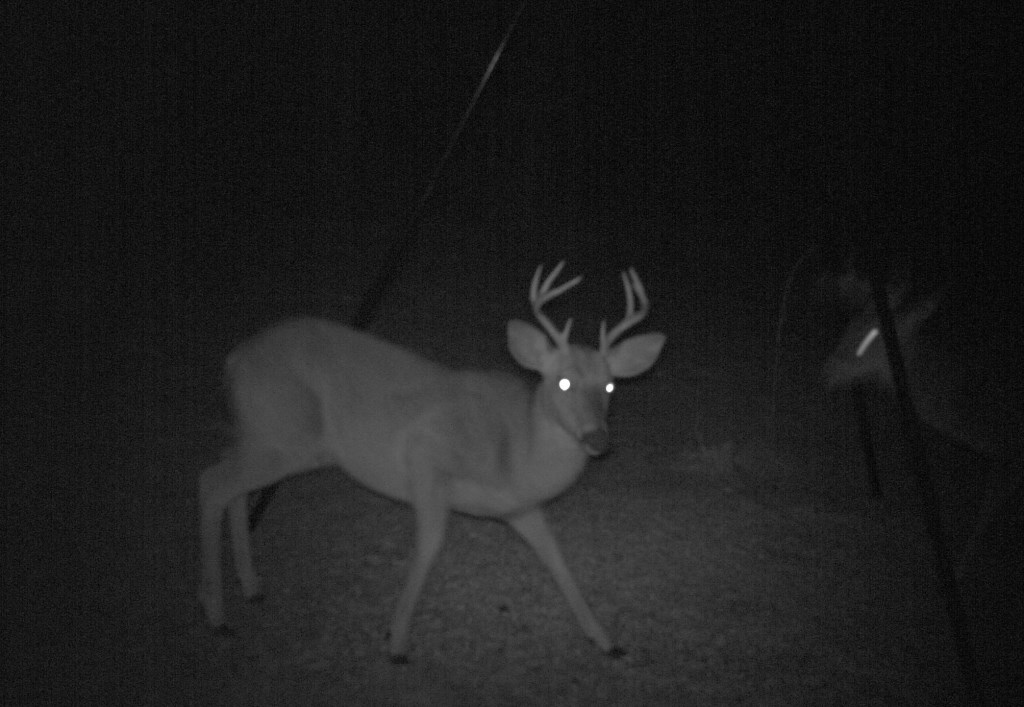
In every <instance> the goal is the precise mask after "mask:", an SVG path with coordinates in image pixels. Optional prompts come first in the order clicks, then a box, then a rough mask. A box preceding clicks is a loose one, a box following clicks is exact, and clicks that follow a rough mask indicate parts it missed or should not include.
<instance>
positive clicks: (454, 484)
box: [199, 261, 665, 663]
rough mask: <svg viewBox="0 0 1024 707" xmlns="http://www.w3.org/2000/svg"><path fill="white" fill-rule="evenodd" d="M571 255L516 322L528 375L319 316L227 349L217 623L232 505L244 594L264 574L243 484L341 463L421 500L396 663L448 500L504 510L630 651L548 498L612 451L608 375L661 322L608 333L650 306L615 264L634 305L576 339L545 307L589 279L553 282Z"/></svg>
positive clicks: (207, 534) (209, 611) (517, 350)
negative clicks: (230, 430) (586, 583)
mask: <svg viewBox="0 0 1024 707" xmlns="http://www.w3.org/2000/svg"><path fill="white" fill-rule="evenodd" d="M564 264H565V263H564V261H563V262H560V263H559V264H558V265H557V266H556V267H555V269H554V270H553V271H552V272H551V273H550V274H549V275H548V276H547V277H546V278H545V279H544V280H543V282H541V274H542V271H543V266H539V267H538V268H537V270H536V272H535V273H534V276H533V280H532V281H531V283H530V304H531V306H532V309H533V314H534V316H535V317H536V319H537V321H538V322H539V324H540V325H541V327H542V328H543V331H541V330H539V329H537V328H535V327H534V326H532V325H531V324H528V323H526V322H523V321H520V320H516V319H513V320H511V321H509V322H508V327H507V335H508V348H509V351H510V353H511V354H512V357H513V358H514V359H515V361H516V362H517V363H518V364H519V365H520V366H522V367H523V368H526V369H529V370H531V371H536V372H537V373H539V374H540V380H539V382H538V383H537V384H536V385H535V386H534V387H533V388H532V389H531V387H530V386H528V385H527V384H526V383H525V382H524V381H522V380H520V379H519V378H517V377H515V376H511V375H508V374H504V373H499V372H474V371H455V370H451V369H448V368H445V367H443V366H441V365H438V364H435V363H433V362H431V361H428V360H426V359H424V358H421V357H420V356H418V355H416V354H414V353H411V352H409V351H406V350H404V349H402V348H399V347H397V346H394V345H392V344H390V343H387V342H386V341H383V340H381V339H379V338H376V337H374V336H372V335H370V334H367V333H364V332H360V331H356V330H353V329H351V328H348V327H346V326H342V325H340V324H337V323H334V322H330V321H325V320H320V319H297V320H291V321H286V322H283V323H281V324H278V325H276V326H273V327H271V328H270V329H267V330H266V331H264V332H262V333H261V334H258V335H257V336H255V337H254V338H252V339H250V340H248V341H246V342H244V343H242V344H241V345H239V346H238V347H237V348H236V349H234V351H232V352H231V353H230V354H229V355H228V358H227V363H226V365H225V373H226V378H227V382H228V384H229V386H230V391H231V398H232V402H233V407H234V415H235V426H236V437H235V441H234V443H233V444H232V445H231V446H230V447H229V448H228V449H227V450H226V451H225V452H224V453H223V455H222V456H221V459H220V461H219V462H218V463H216V464H214V465H213V466H211V467H209V468H207V469H205V470H204V471H203V472H202V473H201V475H200V478H199V503H200V508H201V511H200V512H201V519H200V525H201V528H200V534H201V542H202V583H201V586H200V589H199V600H200V603H201V605H202V607H203V610H204V612H205V615H206V619H207V622H208V623H209V624H210V625H211V626H213V627H215V628H221V629H223V628H224V623H225V622H224V599H223V586H222V579H221V557H220V548H221V526H222V519H223V516H224V511H225V509H227V511H228V515H229V521H230V522H229V525H230V531H231V539H232V544H233V554H234V564H235V571H236V573H237V575H238V578H239V580H240V582H241V586H242V593H243V595H244V596H245V597H246V598H248V599H252V598H256V597H258V596H260V580H259V578H258V577H257V575H256V573H255V572H254V570H253V565H252V555H251V550H250V541H249V528H248V523H247V494H249V493H250V492H252V491H255V490H257V489H260V488H262V487H265V486H268V485H270V484H273V483H276V482H278V481H280V480H281V479H284V478H285V477H288V476H292V475H295V474H298V473H300V472H303V471H306V470H310V469H313V468H316V467H324V466H339V467H341V468H343V469H344V470H345V471H347V472H348V474H349V475H350V476H352V477H353V478H354V479H355V480H356V481H358V482H360V483H361V484H362V485H364V486H366V487H367V488H369V489H371V490H373V491H376V492H378V493H380V494H382V495H384V496H387V497H389V498H392V499H395V500H398V501H403V502H405V503H408V504H410V505H412V507H413V509H414V512H415V547H414V549H413V552H412V557H411V560H410V564H409V570H408V576H407V577H406V580H405V585H404V586H403V588H402V590H401V593H400V594H399V596H398V602H397V606H396V608H395V612H394V616H393V618H392V620H391V627H390V631H389V646H388V650H389V653H390V657H391V660H392V662H395V663H404V662H406V660H407V658H406V656H407V653H408V648H409V627H410V623H411V620H412V615H413V610H414V608H415V605H416V601H417V598H418V597H419V595H420V592H421V590H422V589H423V585H424V582H425V580H426V578H427V574H428V572H429V570H430V567H431V565H432V564H433V562H434V560H435V558H436V557H437V555H438V553H439V551H440V549H441V546H442V544H443V540H444V534H445V525H446V522H447V516H448V513H449V511H459V512H462V513H466V514H470V515H474V516H484V517H492V518H499V519H502V520H504V521H506V522H507V523H508V524H509V525H510V526H511V527H512V528H513V529H514V530H515V531H516V532H517V533H518V534H519V535H520V536H521V537H522V538H523V540H525V541H526V543H527V544H528V545H529V546H530V547H532V548H533V550H534V551H535V552H536V553H537V555H538V557H540V559H541V562H542V563H543V564H544V565H546V566H547V568H548V570H549V571H550V572H551V574H552V575H553V576H554V579H555V582H556V584H557V585H558V587H559V588H560V589H561V591H562V594H563V595H564V596H565V598H566V600H567V601H568V603H569V607H570V608H571V610H572V612H573V613H574V614H575V616H576V619H577V621H578V622H579V624H580V626H581V627H582V629H583V631H584V633H585V634H586V635H587V636H588V637H589V638H590V639H591V640H592V641H593V642H594V643H595V644H596V645H597V646H598V648H600V649H601V650H602V651H604V652H605V653H608V654H609V655H612V656H618V655H621V654H622V651H621V650H620V649H619V648H618V647H616V646H615V645H614V644H613V643H612V642H611V640H610V639H609V638H608V634H607V633H605V631H604V629H603V628H602V627H601V625H600V624H599V623H598V621H597V619H596V618H595V616H594V614H593V612H592V611H591V610H590V608H589V606H588V605H587V603H586V602H585V601H584V599H583V596H582V594H581V593H580V591H579V589H578V588H577V586H576V582H575V580H574V579H573V577H572V575H571V574H570V572H569V569H568V567H567V566H566V564H565V560H564V559H563V557H562V553H561V551H560V549H559V547H558V543H557V542H556V541H555V538H554V536H553V535H552V533H551V530H550V529H549V527H548V524H547V521H546V520H545V518H544V513H543V511H542V510H541V506H542V505H543V504H544V503H545V502H546V501H548V500H550V499H551V498H553V497H555V496H557V495H559V494H560V493H562V492H563V491H565V490H566V489H567V488H568V487H569V486H570V485H572V484H573V483H574V482H575V481H576V479H577V478H578V477H579V476H580V474H581V473H582V472H583V468H584V466H585V464H586V461H587V458H588V457H596V456H599V455H601V454H603V453H604V452H605V451H606V450H607V448H608V428H607V422H606V417H607V411H608V404H609V396H610V394H611V392H612V390H613V388H614V379H615V378H628V377H632V376H637V375H640V374H641V373H643V372H644V371H646V370H647V369H649V368H650V367H651V366H652V365H653V364H654V362H655V360H656V359H657V358H658V355H659V354H660V352H661V349H662V346H663V345H664V343H665V336H664V335H663V334H660V333H648V334H642V335H639V336H633V337H631V338H628V339H626V340H624V341H621V342H619V343H615V342H616V340H617V339H619V337H621V336H622V334H623V333H624V332H626V330H628V329H630V328H632V327H634V326H635V325H637V324H638V323H639V322H641V321H642V320H643V319H644V318H645V317H646V316H647V313H648V310H649V304H648V300H647V295H646V293H645V292H644V287H643V284H642V283H641V281H640V278H639V277H638V276H637V274H636V271H634V270H633V269H632V268H630V269H629V270H628V271H627V272H623V273H622V274H621V277H622V283H623V288H624V290H625V297H626V314H625V317H624V318H623V319H622V320H621V321H620V322H619V323H618V324H617V325H616V326H614V327H613V328H612V329H611V331H608V330H607V329H606V326H605V322H604V321H602V322H601V327H600V342H599V347H598V349H597V350H594V349H592V348H588V347H581V346H575V345H571V344H570V343H569V332H570V330H571V328H572V319H571V318H569V319H568V321H567V322H566V324H565V326H564V328H563V329H561V330H558V329H557V328H556V327H555V326H554V324H552V322H551V320H550V319H548V317H547V316H546V315H545V314H544V313H543V312H542V308H543V307H544V305H545V304H547V303H548V302H550V301H551V300H552V299H554V298H555V297H557V296H559V295H561V294H562V293H564V292H565V291H566V290H568V289H570V288H572V287H574V286H576V285H577V284H579V282H580V281H581V279H582V278H581V277H579V276H577V277H576V278H574V279H572V280H570V281H568V282H565V283H563V284H560V285H558V286H557V287H555V286H553V285H554V282H555V280H556V279H557V278H558V275H559V273H560V272H561V270H562V267H563V266H564ZM549 338H550V341H549Z"/></svg>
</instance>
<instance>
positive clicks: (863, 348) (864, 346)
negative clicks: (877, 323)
mask: <svg viewBox="0 0 1024 707" xmlns="http://www.w3.org/2000/svg"><path fill="white" fill-rule="evenodd" d="M878 334H879V331H878V327H871V331H869V332H868V334H867V336H865V337H864V340H863V341H861V342H860V346H858V347H857V358H860V357H861V356H863V355H864V354H866V353H867V351H868V347H869V346H871V343H872V342H873V341H874V340H875V339H877V338H878Z"/></svg>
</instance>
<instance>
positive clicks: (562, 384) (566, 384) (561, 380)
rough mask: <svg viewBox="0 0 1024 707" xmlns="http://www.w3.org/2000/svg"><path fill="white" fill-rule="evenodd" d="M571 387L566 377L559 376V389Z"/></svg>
mask: <svg viewBox="0 0 1024 707" xmlns="http://www.w3.org/2000/svg"><path fill="white" fill-rule="evenodd" d="M571 387H572V383H571V382H570V381H569V379H568V378H559V379H558V388H559V390H569V388H571Z"/></svg>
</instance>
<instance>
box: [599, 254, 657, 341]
mask: <svg viewBox="0 0 1024 707" xmlns="http://www.w3.org/2000/svg"><path fill="white" fill-rule="evenodd" d="M621 276H622V288H623V289H624V290H625V291H626V316H625V317H623V319H622V321H620V322H619V323H618V324H616V325H615V326H614V327H613V328H612V330H611V331H610V332H609V331H607V329H606V325H605V321H604V320H603V319H602V320H601V346H600V351H601V354H602V355H607V354H608V351H609V349H611V347H612V344H614V343H615V340H616V339H618V338H619V337H620V336H622V334H623V333H624V332H625V331H626V330H627V329H629V328H630V327H633V326H636V325H637V324H639V323H640V322H641V321H643V319H644V317H646V316H647V312H648V310H650V303H648V301H647V293H646V292H645V291H644V283H642V282H640V276H639V275H637V274H636V270H634V269H633V268H630V269H629V270H627V271H625V272H623V273H621ZM637 303H639V304H640V308H639V309H637V308H636V305H637Z"/></svg>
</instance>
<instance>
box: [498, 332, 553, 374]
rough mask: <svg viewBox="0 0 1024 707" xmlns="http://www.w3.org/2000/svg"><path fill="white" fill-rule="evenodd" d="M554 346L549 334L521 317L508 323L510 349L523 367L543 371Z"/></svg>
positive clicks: (513, 356)
mask: <svg viewBox="0 0 1024 707" xmlns="http://www.w3.org/2000/svg"><path fill="white" fill-rule="evenodd" d="M553 349H554V347H553V346H552V345H551V342H550V341H548V337H547V335H546V334H545V333H544V332H542V331H541V330H540V329H538V328H537V327H535V326H533V325H532V324H527V323H526V322H524V321H522V320H521V319H512V320H510V321H509V323H508V350H509V353H511V354H512V358H514V359H515V360H516V363H518V364H519V365H520V366H522V367H523V368H526V369H529V370H531V371H537V372H539V373H543V372H544V369H545V367H546V363H547V361H548V360H549V359H550V358H551V352H552V351H553Z"/></svg>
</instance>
